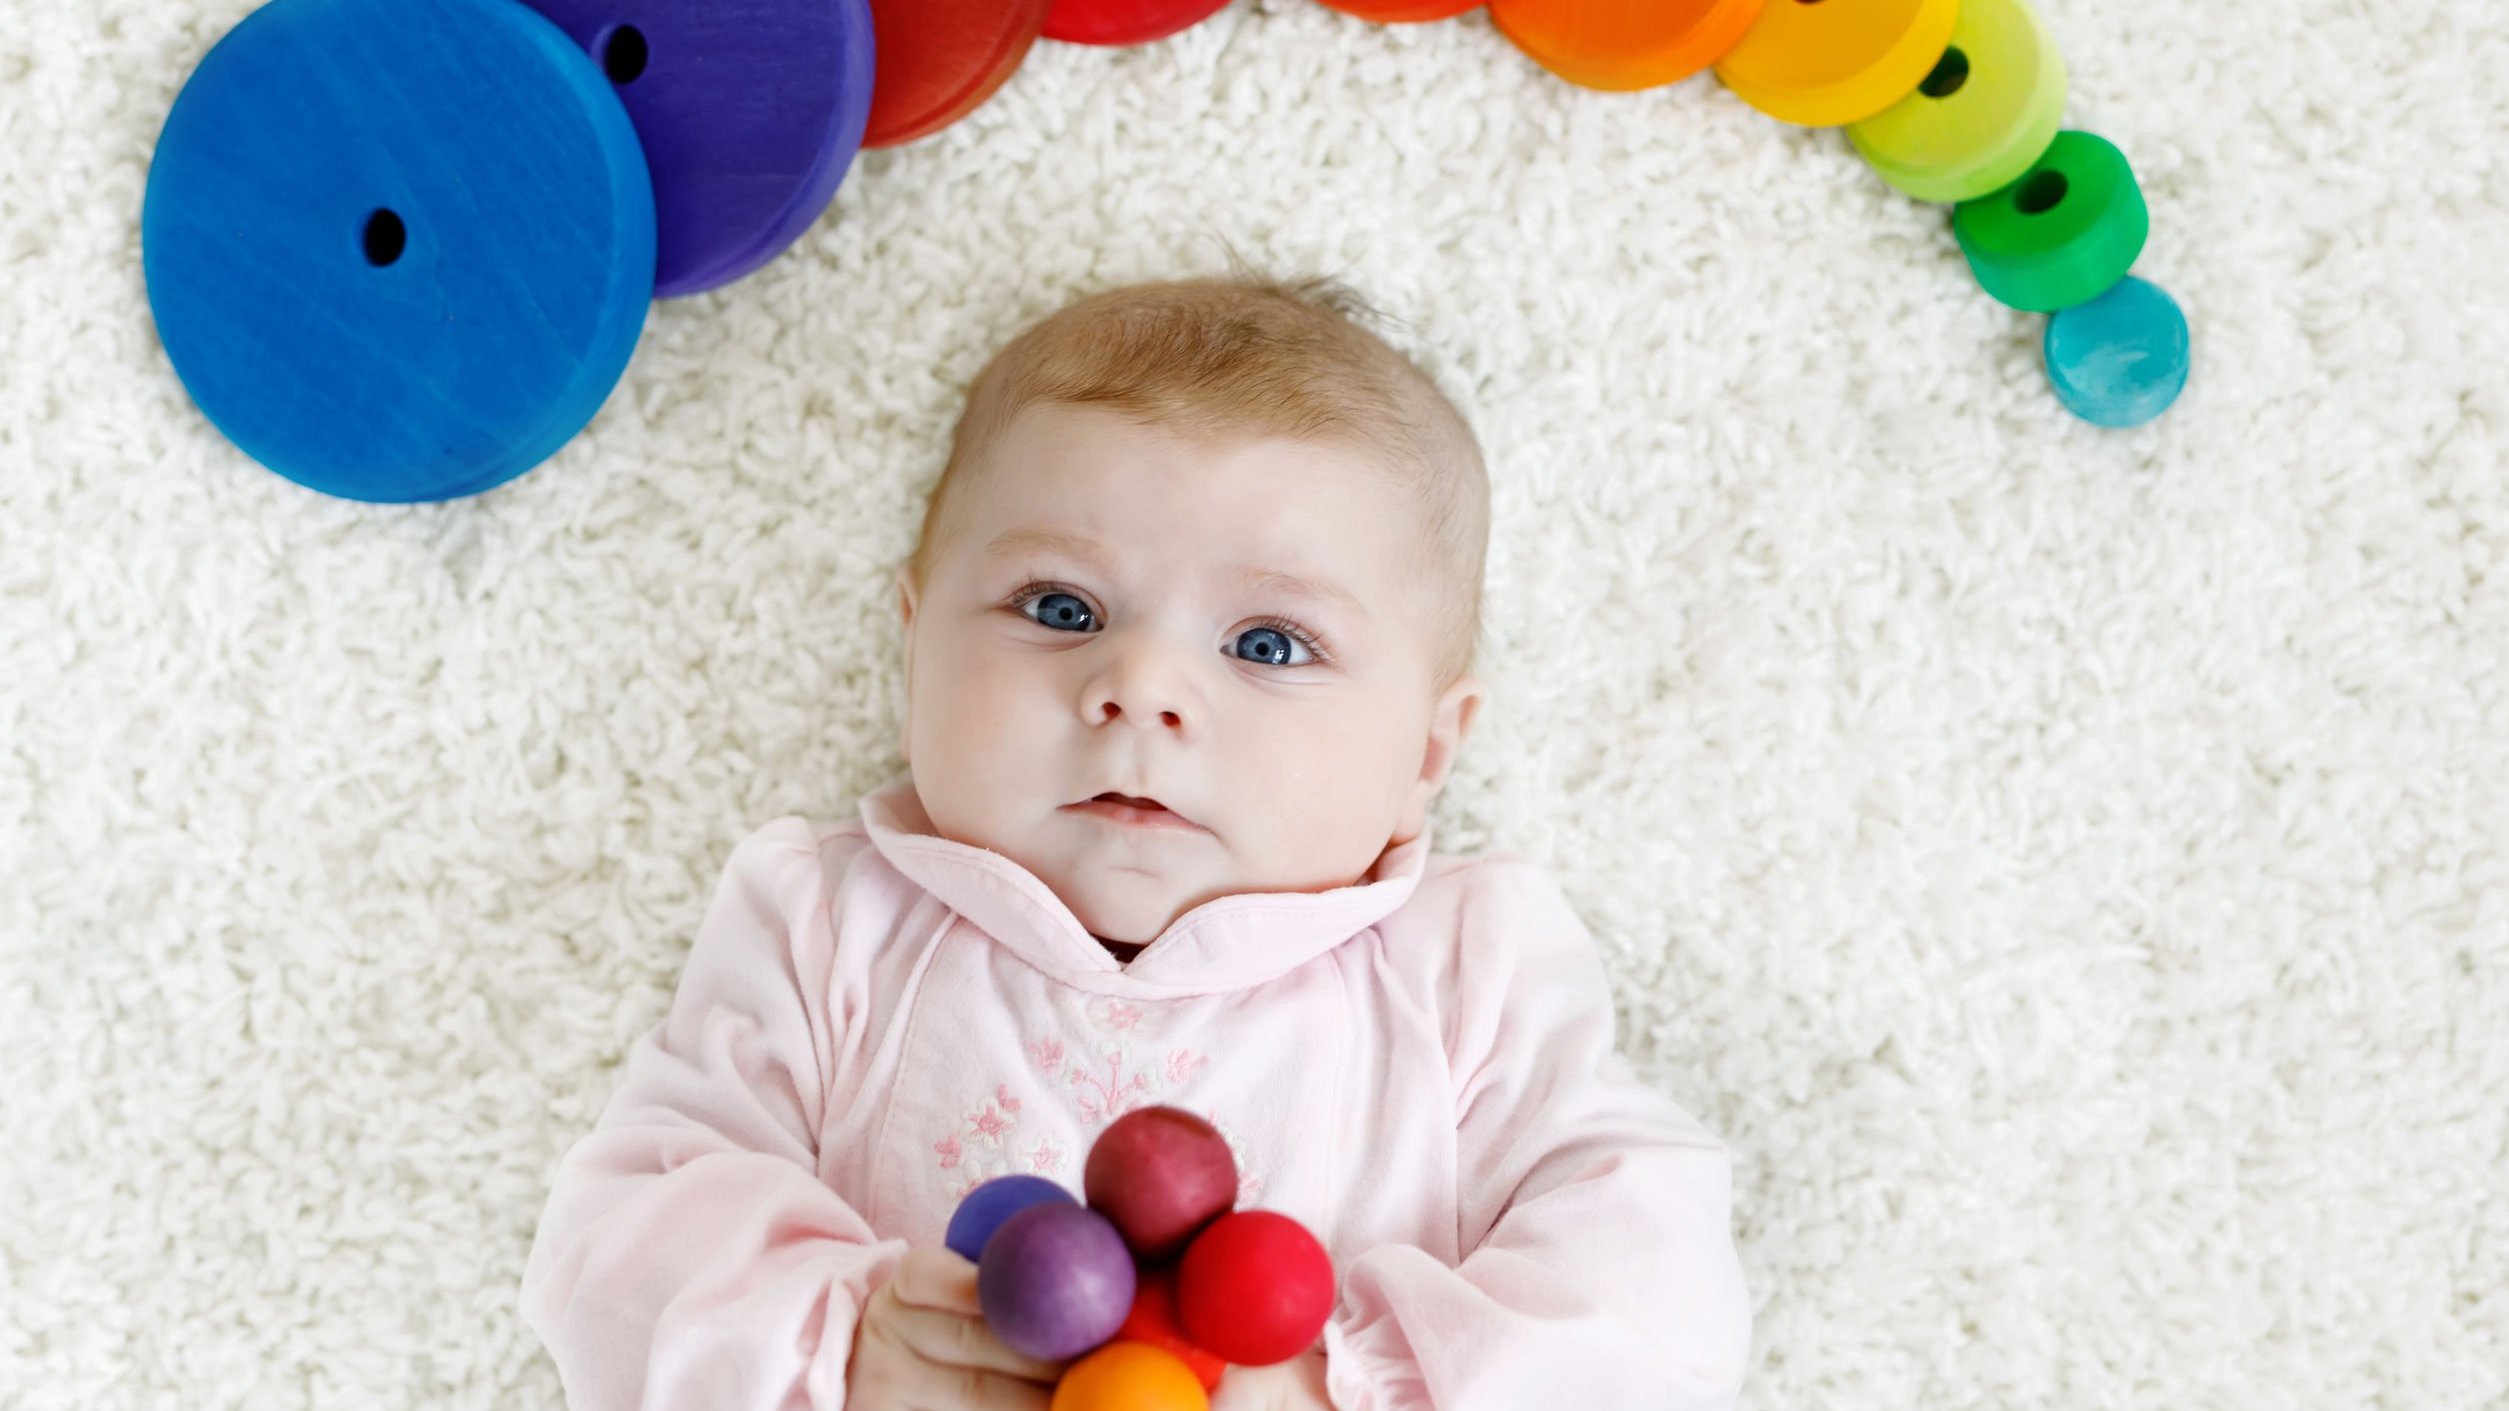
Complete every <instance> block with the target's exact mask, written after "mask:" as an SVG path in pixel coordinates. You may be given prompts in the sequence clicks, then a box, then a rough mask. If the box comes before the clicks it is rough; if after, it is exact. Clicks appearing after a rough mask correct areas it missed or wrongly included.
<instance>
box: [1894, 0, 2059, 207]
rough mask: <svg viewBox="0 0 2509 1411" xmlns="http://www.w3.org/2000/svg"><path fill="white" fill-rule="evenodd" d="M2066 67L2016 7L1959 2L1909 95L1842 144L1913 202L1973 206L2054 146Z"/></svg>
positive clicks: (1990, 0) (2014, 1)
mask: <svg viewBox="0 0 2509 1411" xmlns="http://www.w3.org/2000/svg"><path fill="white" fill-rule="evenodd" d="M2064 110H2065V60H2064V56H2063V55H2061V54H2059V53H2058V52H2057V51H2056V46H2055V44H2054V42H2053V41H2052V40H2050V39H2049V38H2048V34H2047V28H2046V26H2044V25H2042V24H2040V23H2039V18H2038V16H2037V14H2035V13H2034V12H2032V10H2031V9H2030V7H2029V6H2028V5H2027V4H2025V3H2023V0H1961V6H1960V21H1959V23H1958V24H1956V25H1954V26H1953V27H1952V34H1951V43H1950V45H1949V46H1948V47H1947V48H1945V49H1944V51H1943V54H1942V57H1941V59H1940V60H1939V61H1937V62H1936V63H1935V65H1934V67H1933V68H1932V69H1931V70H1929V71H1928V72H1927V74H1926V76H1925V79H1924V81H1923V82H1922V83H1920V84H1918V85H1917V87H1916V89H1915V91H1913V92H1911V93H1910V94H1908V95H1907V96H1906V97H1905V98H1902V99H1900V100H1899V101H1898V102H1897V103H1896V104H1894V105H1892V106H1891V107H1889V108H1887V109H1885V110H1884V111H1882V112H1880V113H1878V114H1876V115H1874V116H1873V117H1870V118H1867V119H1865V120H1864V121H1862V122H1858V123H1855V124H1853V125H1852V126H1850V127H1849V128H1848V129H1847V140H1848V141H1849V142H1851V143H1853V144H1854V145H1855V149H1856V151H1857V153H1858V154H1860V155H1861V156H1862V157H1863V158H1864V160H1865V164H1866V165H1867V166H1870V167H1871V168H1873V170H1874V172H1875V174H1877V175H1879V176H1880V177H1881V178H1882V180H1884V181H1887V182H1889V183H1890V184H1891V185H1893V186H1895V187H1898V188H1899V189H1900V190H1901V191H1904V192H1906V193H1907V194H1909V195H1911V196H1914V197H1916V198H1917V199H1918V200H1920V201H1940V202H1945V203H1951V202H1958V201H1970V200H1975V199H1976V198H1978V197H1980V196H1985V195H1988V194H1990V193H1992V192H1995V191H1998V190H2000V189H2002V188H2003V187H2005V186H2008V185H2010V184H2011V183H2012V182H2014V181H2016V180H2018V179H2019V178H2020V176H2021V174H2022V173H2023V172H2025V171H2028V170H2029V169H2030V164H2031V163H2033V162H2036V161H2037V160H2038V159H2039V154H2040V153H2042V152H2044V151H2046V150H2047V144H2048V143H2050V142H2053V141H2055V140H2056V129H2057V127H2058V126H2059V125H2060V123H2061V122H2062V119H2063V115H2064Z"/></svg>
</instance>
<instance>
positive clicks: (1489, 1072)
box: [1324, 863, 1751, 1411]
mask: <svg viewBox="0 0 2509 1411" xmlns="http://www.w3.org/2000/svg"><path fill="white" fill-rule="evenodd" d="M1508 880H1509V887H1508V890H1507V896H1508V904H1506V905H1500V906H1489V907H1480V908H1468V909H1467V911H1466V913H1465V920H1464V926H1463V928H1462V932H1461V934H1460V936H1459V938H1458V952H1457V959H1456V962H1455V965H1456V978H1455V979H1454V980H1453V981H1451V982H1450V986H1449V988H1450V996H1449V999H1448V1003H1449V1006H1450V1008H1449V1012H1448V1017H1447V1021H1446V1022H1447V1035H1448V1044H1449V1047H1450V1054H1451V1059H1452V1062H1453V1065H1454V1066H1453V1068H1452V1070H1451V1071H1452V1072H1453V1073H1454V1075H1455V1081H1456V1084H1457V1091H1456V1095H1455V1142H1456V1171H1457V1178H1456V1179H1457V1192H1456V1197H1457V1205H1456V1210H1457V1220H1458V1223H1459V1226H1460V1228H1459V1229H1458V1231H1457V1240H1456V1246H1455V1247H1456V1248H1457V1249H1459V1250H1462V1251H1464V1258H1463V1259H1462V1261H1461V1262H1460V1263H1459V1264H1457V1265H1455V1266H1454V1267H1451V1268H1450V1267H1448V1266H1447V1265H1446V1264H1444V1263H1443V1262H1441V1261H1440V1260H1439V1259H1437V1258H1436V1257H1434V1256H1433V1255H1431V1254H1430V1253H1429V1252H1427V1251H1425V1250H1422V1249H1419V1248H1416V1247H1413V1246H1410V1245H1402V1244H1388V1245H1381V1246H1378V1247H1376V1248H1373V1249H1370V1250H1367V1251H1365V1252H1364V1253H1362V1254H1360V1255H1359V1256H1358V1257H1356V1258H1355V1259H1352V1260H1351V1261H1350V1262H1349V1264H1348V1266H1347V1267H1346V1268H1344V1269H1343V1270H1342V1271H1341V1296H1340V1300H1339V1303H1338V1305H1337V1306H1336V1308H1335V1310H1334V1313H1333V1317H1332V1319H1331V1321H1330V1322H1328V1323H1327V1324H1326V1327H1325V1333H1324V1350H1325V1357H1326V1375H1327V1386H1328V1389H1329V1391H1330V1394H1331V1397H1332V1401H1333V1404H1334V1406H1335V1407H1337V1408H1339V1411H1430V1408H1435V1409H1436V1411H1482V1408H1505V1407H1519V1406H1574V1407H1578V1408H1580V1411H1613V1409H1615V1408H1622V1407H1627V1408H1631V1409H1632V1411H1636V1408H1641V1407H1643V1408H1647V1411H1711V1408H1714V1409H1716V1411H1721V1409H1722V1408H1730V1407H1732V1406H1733V1405H1734V1404H1735V1401H1736V1400H1737V1398H1738V1396H1739V1394H1740V1390H1741V1385H1742V1376H1743V1368H1744V1363H1745V1360H1746V1358H1747V1357H1748V1355H1749V1350H1750V1341H1751V1309H1750V1302H1749V1298H1748V1294H1747V1292H1746V1290H1745V1288H1744V1286H1743V1279H1742V1268H1741V1263H1740V1259H1739V1257H1738V1255H1737V1252H1736V1249H1735V1246H1734V1241H1733V1234H1732V1229H1731V1208H1732V1162H1731V1158H1730V1157H1729V1155H1728V1154H1727V1152H1726V1150H1725V1148H1724V1146H1723V1144H1722V1143H1720V1142H1719V1141H1717V1140H1716V1138H1714V1137H1713V1136H1711V1135H1710V1134H1709V1133H1708V1132H1707V1131H1706V1130H1705V1129H1704V1128H1702V1127H1701V1126H1700V1125H1699V1123H1698V1122H1696V1121H1695V1120H1693V1119H1692V1118H1691V1117H1690V1116H1689V1115H1688V1114H1687V1113H1685V1112H1683V1111H1682V1110H1681V1108H1679V1107H1678V1106H1676V1105H1675V1104H1674V1103H1673V1102H1672V1101H1671V1099H1669V1098H1667V1097H1665V1096H1664V1095H1662V1094H1660V1093H1658V1092H1656V1091H1654V1090H1653V1089H1651V1088H1649V1087H1648V1086H1646V1085H1645V1084H1644V1083H1642V1082H1640V1081H1639V1080H1638V1079H1637V1078H1636V1077H1635V1076H1634V1074H1633V1073H1632V1072H1631V1071H1630V1069H1629V1067H1628V1065H1627V1063H1626V1062H1625V1061H1624V1060H1623V1059H1622V1058H1621V1057H1620V1055H1619V1054H1618V1052H1617V1051H1616V1050H1615V1048H1614V1046H1613V1015H1612V1004H1611V996H1610V992H1609V988H1608V986H1607V984H1606V981H1605V978H1604V975H1603V969H1602V963H1601V959H1600V956H1599V955H1598V953H1597V951H1596V949H1595V946H1594V943H1593V940H1592V938H1591V937H1590V936H1589V935H1588V934H1587V932H1586V929H1585V927H1584V925H1583V923H1582V922H1581V921H1580V920H1579V919H1578V917H1577V915H1576V913H1575V911H1574V910H1573V908H1572V907H1571V906H1570V905H1569V903H1568V900H1567V898H1566V896H1565V895H1564V894H1563V893H1562V892H1561V891H1560V889H1559V887H1558V885H1557V883H1555V882H1554V881H1552V880H1551V879H1550V877H1549V876H1548V875H1547V874H1546V873H1544V872H1542V871H1541V870H1540V869H1539V868H1537V867H1535V866H1534V865H1532V864H1530V863H1522V864H1518V865H1517V867H1516V868H1515V870H1514V873H1513V875H1512V876H1511V877H1510V878H1509V879H1508ZM1476 913H1478V914H1477V915H1476Z"/></svg>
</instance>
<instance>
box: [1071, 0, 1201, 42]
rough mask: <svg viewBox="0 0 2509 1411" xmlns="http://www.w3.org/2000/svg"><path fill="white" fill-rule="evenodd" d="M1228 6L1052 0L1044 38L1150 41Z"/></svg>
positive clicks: (1165, 0)
mask: <svg viewBox="0 0 2509 1411" xmlns="http://www.w3.org/2000/svg"><path fill="white" fill-rule="evenodd" d="M1227 8H1228V0H1054V8H1053V9H1052V10H1049V11H1047V12H1046V17H1045V37H1046V38H1048V39H1058V40H1061V41H1062V42H1064V43H1066V44H1102V45H1112V44H1150V43H1154V42H1156V41H1158V40H1161V39H1165V38H1167V37H1168V36H1169V35H1171V34H1179V33H1182V32H1183V31H1185V30H1188V29H1191V28H1193V27H1194V26H1195V25H1198V24H1200V23H1202V22H1203V21H1204V20H1207V19H1209V18H1211V17H1212V16H1213V15H1216V14H1218V13H1219V12H1220V11H1222V10H1224V9H1227Z"/></svg>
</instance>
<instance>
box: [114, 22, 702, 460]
mask: <svg viewBox="0 0 2509 1411" xmlns="http://www.w3.org/2000/svg"><path fill="white" fill-rule="evenodd" d="M140 229H141V243H142V250H143V254H142V261H143V265H144V269H145V274H146V278H147V284H148V300H149V307H150V310H151V312H152V313H153V314H154V315H155V318H156V324H157V331H158V335H159V337H160V338H161V339H162V340H163V342H164V344H165V349H166V355H167V358H168V359H169V360H170V361H171V362H172V363H173V364H174V369H175V372H176V374H177V375H178V376H179V377H180V378H181V379H182V382H183V385H184V388H185V390H186V391H188V392H189V393H190V394H191V396H192V399H193V401H195V402H196V403H197V404H198V405H199V406H200V409H201V411H202V413H203V414H204V415H206V416H207V417H208V418H209V420H210V422H211V423H212V424H213V425H215V426H216V427H217V428H218V430H219V431H221V432H222V433H224V434H225V435H226V436H227V438H228V439H229V440H232V441H233V442H234V443H235V444H236V445H237V446H238V447H239V448H241V449H242V450H243V451H244V453H245V454H247V455H249V456H251V457H252V458H253V459H254V460H256V461H259V462H260V463H261V464H263V465H265V466H267V467H269V468H270V469H271V470H274V471H276V472H278V473H279V474H281V475H284V476H286V477H287V478H288V479H290V480H293V481H295V482H297V483H298V484H300V485H304V486H307V487H310V488H312V489H315V490H319V491H322V492H323V493H325V494H331V495H338V496H341V497H343V498H346V499H353V500H368V501H378V502H394V503H399V502H410V501H420V500H441V499H450V498H453V497H455V496H459V495H468V494H475V493H477V492H479V491H482V490H486V489H489V488H491V487H492V486H495V485H499V484H502V483H504V482H505V481H507V480H510V479H512V478H513V477H515V476H517V475H520V474H522V473H523V472H524V471H526V470H529V469H530V468H531V467H532V466H534V465H537V464H539V463H540V462H541V461H543V460H545V459H547V458H548V457H549V456H550V455H551V454H552V453H554V452H555V451H556V450H557V449H558V448H559V447H560V446H563V445H564V444H566V442H567V441H568V440H569V439H571V438H572V437H573V436H574V435H575V434H576V433H577V432H578V431H581V430H582V429H583V427H584V425H585V423H587V422H589V421H590V420H591V419H592V416H593V413H594V412H596V411H598V410H599V409H600V406H601V403H602V402H603V401H604V400H605V399H606V398H607V397H608V396H609V394H610V391H611V389H612V388H613V387H615V386H616V385H617V383H618V379H619V376H620V374H621V373H622V372H624V371H625V369H626V366H627V361H628V358H629V356H630V355H631V354H632V353H633V352H634V351H635V346H636V340H637V337H638V335H639V334H641V333H642V332H643V329H644V322H645V314H646V311H647V310H648V309H649V308H650V307H651V306H652V301H653V288H654V205H653V187H652V184H651V182H650V181H649V180H648V178H647V175H646V169H645V160H644V154H643V151H642V149H641V148H640V147H639V145H638V142H637V138H636V132H635V129H634V127H633V126H632V125H631V124H630V123H629V121H628V116H627V112H626V109H625V108H624V107H623V106H622V105H621V103H620V101H619V98H618V95H617V94H616V93H614V92H613V91H612V90H611V86H610V83H609V80H608V79H607V78H606V77H605V76H604V75H603V74H602V72H601V70H600V68H599V67H598V66H597V65H595V64H594V63H593V61H592V60H591V59H590V58H589V57H588V56H587V55H586V54H585V53H584V52H583V50H582V49H580V48H579V47H577V46H576V45H575V44H574V43H573V42H572V41H570V40H569V39H568V38H567V37H566V35H565V34H564V33H562V32H561V31H560V30H559V29H558V27H557V26H556V25H554V24H552V23H550V22H549V21H548V20H546V19H543V18H542V17H541V16H540V15H538V14H536V13H534V12H533V11H532V10H530V9H529V8H527V7H525V6H523V5H520V4H516V3H514V0H273V3H271V4H269V5H265V6H263V7H262V8H261V9H259V10H256V11H254V12H253V13H252V14H250V15H248V16H246V17H245V18H244V20H243V21H242V22H241V23H239V24H237V25H236V26H235V28H234V29H232V30H230V31H228V33H227V34H226V36H225V37H224V38H222V39H221V40H219V41H218V43H217V44H216V45H215V46H213V47H212V48H211V49H210V51H209V53H208V54H207V55H206V56H205V57H204V58H202V60H201V62H200V65H199V67H198V68H196V69H195V70H194V71H193V73H192V75H191V77H190V78H189V79H187V80H186V81H185V83H184V85H183V89H182V92H181V93H180V94H178V95H177V96H176V98H175V101H174V106H173V108H172V110H171V111H170V112H169V113H168V114H167V116H166V122H165V127H164V130H163V131H162V133H161V134H160V135H159V137H158V140H157V150H156V157H155V160H154V162H153V163H152V164H151V166H150V168H149V173H148V190H147V195H146V198H145V205H144V208H143V210H142V214H141V218H140Z"/></svg>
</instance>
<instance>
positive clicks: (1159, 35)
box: [1045, 0, 1479, 44]
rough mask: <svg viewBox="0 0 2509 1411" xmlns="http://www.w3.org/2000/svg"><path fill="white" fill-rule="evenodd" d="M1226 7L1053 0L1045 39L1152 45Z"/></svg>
mask: <svg viewBox="0 0 2509 1411" xmlns="http://www.w3.org/2000/svg"><path fill="white" fill-rule="evenodd" d="M1475 3H1479V0H1475ZM1227 8H1228V0H1054V9H1053V11H1052V12H1051V13H1049V14H1048V15H1047V16H1046V17H1045V37H1046V38H1048V39H1060V40H1062V41H1063V42H1065V43H1067V44H1149V43H1152V42H1154V41H1156V40H1161V39H1165V38H1167V37H1168V36H1169V35H1171V34H1175V33H1178V32H1179V31H1182V30H1188V29H1191V28H1193V27H1194V26H1195V25H1198V24H1200V23H1202V22H1203V21H1204V20H1207V19H1209V18H1211V17H1212V16H1213V15H1216V14H1218V13H1219V12H1220V11H1222V10H1225V9H1227Z"/></svg>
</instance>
